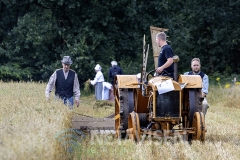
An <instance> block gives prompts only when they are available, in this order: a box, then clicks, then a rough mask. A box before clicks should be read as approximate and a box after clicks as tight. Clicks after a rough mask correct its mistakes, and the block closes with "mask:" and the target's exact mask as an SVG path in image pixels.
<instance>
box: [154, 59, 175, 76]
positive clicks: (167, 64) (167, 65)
mask: <svg viewBox="0 0 240 160" xmlns="http://www.w3.org/2000/svg"><path fill="white" fill-rule="evenodd" d="M172 63H173V58H168V59H167V62H166V63H165V64H164V65H162V66H161V67H158V68H157V70H156V72H157V73H161V72H162V71H163V70H164V69H165V68H168V67H169V66H170V65H171V64H172Z"/></svg>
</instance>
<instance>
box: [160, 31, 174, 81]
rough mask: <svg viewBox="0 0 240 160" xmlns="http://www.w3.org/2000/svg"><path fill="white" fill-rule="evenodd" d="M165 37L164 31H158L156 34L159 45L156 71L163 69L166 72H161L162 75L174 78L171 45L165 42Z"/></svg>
mask: <svg viewBox="0 0 240 160" xmlns="http://www.w3.org/2000/svg"><path fill="white" fill-rule="evenodd" d="M166 37H167V36H166V34H165V33H164V32H159V33H158V34H157V35H156V43H157V45H158V46H159V47H161V51H160V53H159V56H158V68H157V69H156V72H157V73H158V74H161V73H162V71H163V70H165V71H166V72H167V73H165V74H163V76H169V77H172V78H174V65H173V50H172V48H171V46H170V45H168V44H167V41H166Z"/></svg>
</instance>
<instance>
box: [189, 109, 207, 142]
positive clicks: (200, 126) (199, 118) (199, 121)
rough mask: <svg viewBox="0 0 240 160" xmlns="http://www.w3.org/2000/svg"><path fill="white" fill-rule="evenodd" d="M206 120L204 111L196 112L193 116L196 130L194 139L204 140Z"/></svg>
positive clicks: (193, 124)
mask: <svg viewBox="0 0 240 160" xmlns="http://www.w3.org/2000/svg"><path fill="white" fill-rule="evenodd" d="M204 122H205V120H204V115H203V113H202V112H195V113H194V116H193V121H192V126H193V128H194V129H195V130H196V132H195V134H193V135H192V138H193V140H200V141H204V139H205V123H204Z"/></svg>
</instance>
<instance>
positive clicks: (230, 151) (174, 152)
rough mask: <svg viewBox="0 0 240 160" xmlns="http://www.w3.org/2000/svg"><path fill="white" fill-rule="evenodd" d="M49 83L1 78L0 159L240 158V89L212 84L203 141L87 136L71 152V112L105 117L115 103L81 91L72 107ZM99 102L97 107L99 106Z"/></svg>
mask: <svg viewBox="0 0 240 160" xmlns="http://www.w3.org/2000/svg"><path fill="white" fill-rule="evenodd" d="M45 87H46V84H45V83H34V82H30V83H26V82H20V83H13V82H10V83H3V82H0V104H1V107H0V121H1V125H0V160H2V159H4V160H5V159H11V160H14V159H186V160H191V159H194V160H195V159H206V160H208V159H209V160H210V159H211V160H212V159H216V160H217V159H218V160H219V159H220V160H221V159H233V160H234V159H236V160H237V159H240V134H239V131H240V125H239V123H240V107H239V106H240V95H239V94H238V93H239V92H240V88H239V87H231V88H228V89H224V88H220V87H216V86H212V87H210V93H209V95H208V103H209V105H210V108H209V110H208V112H207V116H206V127H207V133H206V136H205V142H204V143H201V142H199V141H193V142H192V144H191V145H190V144H189V143H188V142H184V141H177V140H175V138H172V139H170V140H165V139H159V138H156V139H153V138H151V137H145V140H143V141H141V142H140V143H137V144H136V143H134V142H132V141H130V140H118V139H115V138H114V137H113V136H111V135H108V136H106V135H89V134H85V135H86V136H85V137H84V139H83V140H82V141H81V142H77V143H76V144H78V145H76V147H75V150H74V151H72V152H71V153H69V152H68V151H66V150H67V148H66V147H65V146H64V145H63V143H62V140H61V141H59V139H57V138H58V137H57V138H56V135H59V133H61V131H64V130H67V129H69V128H71V124H70V122H71V117H72V116H73V115H87V116H92V117H99V118H101V117H106V116H109V115H111V114H113V113H114V105H113V104H111V103H109V102H106V103H105V105H104V102H103V103H100V102H96V101H95V100H94V96H93V95H89V96H82V97H81V104H80V106H79V107H78V108H76V107H75V108H74V109H73V110H69V109H68V108H67V107H66V106H65V105H63V104H62V102H60V101H56V100H54V98H53V93H52V95H51V96H52V97H51V100H50V101H46V100H45V96H44V91H45ZM98 105H99V106H100V107H96V106H98Z"/></svg>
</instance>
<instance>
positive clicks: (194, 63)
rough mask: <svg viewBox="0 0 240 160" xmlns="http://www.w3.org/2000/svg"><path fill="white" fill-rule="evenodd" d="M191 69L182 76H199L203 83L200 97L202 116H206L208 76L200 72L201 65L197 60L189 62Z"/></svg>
mask: <svg viewBox="0 0 240 160" xmlns="http://www.w3.org/2000/svg"><path fill="white" fill-rule="evenodd" d="M191 68H192V71H189V72H185V73H184V75H200V76H201V78H202V82H203V87H202V97H203V98H204V100H203V102H202V104H203V110H202V112H203V114H204V115H206V113H207V109H208V108H209V105H208V102H207V99H206V97H207V94H208V86H209V80H208V76H207V75H206V74H205V73H203V72H202V71H201V63H200V59H199V58H193V59H192V61H191Z"/></svg>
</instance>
